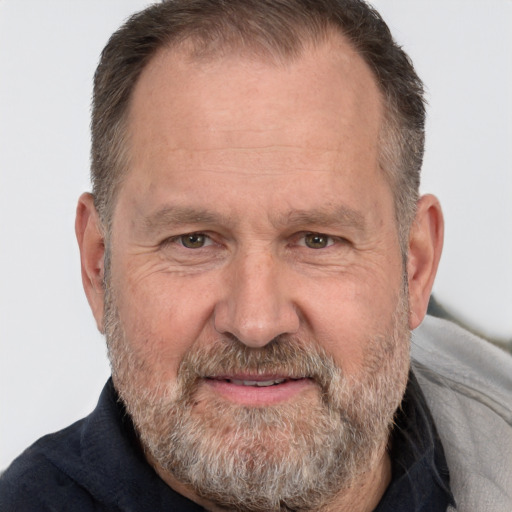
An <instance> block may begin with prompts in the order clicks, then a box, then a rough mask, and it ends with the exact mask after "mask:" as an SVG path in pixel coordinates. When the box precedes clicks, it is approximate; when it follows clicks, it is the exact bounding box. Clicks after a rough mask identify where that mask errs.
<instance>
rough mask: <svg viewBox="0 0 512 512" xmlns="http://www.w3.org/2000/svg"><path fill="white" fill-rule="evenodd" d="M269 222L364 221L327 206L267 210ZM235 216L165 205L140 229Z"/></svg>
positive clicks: (223, 221) (357, 224)
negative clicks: (274, 212) (276, 212)
mask: <svg viewBox="0 0 512 512" xmlns="http://www.w3.org/2000/svg"><path fill="white" fill-rule="evenodd" d="M269 219H270V222H271V224H272V225H273V226H274V227H276V228H289V227H293V226H322V227H334V226H344V227H348V228H352V229H356V230H358V231H364V229H365V226H366V221H365V217H364V215H363V214H362V213H361V212H359V211H357V210H354V209H352V208H349V207H347V206H338V207H337V208H335V209H334V210H332V209H330V208H315V209H308V210H300V209H293V210H290V211H288V212H284V213H281V214H278V215H276V214H272V213H270V214H269ZM235 223H236V217H234V216H231V215H230V216H225V215H222V214H220V213H217V212H212V211H210V210H207V209H201V208H193V207H184V206H166V207H163V208H161V209H159V210H157V211H156V212H154V213H152V214H150V215H148V216H147V217H144V218H143V219H142V224H141V226H142V229H143V230H144V232H145V233H146V234H148V233H149V234H152V233H158V232H160V231H161V230H164V229H166V228H168V227H169V226H173V225H174V226H176V225H178V226H180V225H182V226H186V225H193V224H203V225H210V226H213V225H215V226H219V225H222V226H232V225H233V224H235Z"/></svg>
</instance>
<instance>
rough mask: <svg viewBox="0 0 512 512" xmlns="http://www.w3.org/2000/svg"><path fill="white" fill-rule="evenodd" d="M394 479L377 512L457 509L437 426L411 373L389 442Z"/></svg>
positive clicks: (422, 511)
mask: <svg viewBox="0 0 512 512" xmlns="http://www.w3.org/2000/svg"><path fill="white" fill-rule="evenodd" d="M389 454H390V456H391V467H392V477H391V483H390V485H389V486H388V488H387V490H386V492H385V493H384V496H383V497H382V499H381V501H380V503H379V505H378V507H377V508H376V509H375V511H374V512H438V511H446V509H447V508H448V506H450V505H451V506H452V507H454V508H455V500H454V498H453V494H452V492H451V490H450V477H449V473H448V465H447V463H446V458H445V456H444V450H443V446H442V444H441V440H440V439H439V435H438V433H437V430H436V426H435V424H434V421H433V419H432V416H431V414H430V411H429V409H428V406H427V404H426V402H425V397H424V396H423V392H422V391H421V389H420V386H419V384H418V381H417V380H416V377H415V376H414V374H413V373H412V372H411V373H410V375H409V383H408V385H407V389H406V392H405V395H404V398H403V400H402V404H401V406H400V408H399V409H398V411H397V413H396V415H395V426H394V428H393V431H392V434H391V440H390V448H389Z"/></svg>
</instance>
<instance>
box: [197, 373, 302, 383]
mask: <svg viewBox="0 0 512 512" xmlns="http://www.w3.org/2000/svg"><path fill="white" fill-rule="evenodd" d="M207 378H208V379H213V380H240V381H248V382H267V381H271V380H281V381H284V380H298V379H302V378H304V377H297V376H292V375H284V374H263V375H260V374H254V373H252V374H247V373H243V374H242V373H236V374H222V375H210V376H208V377H207Z"/></svg>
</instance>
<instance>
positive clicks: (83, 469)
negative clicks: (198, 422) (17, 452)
mask: <svg viewBox="0 0 512 512" xmlns="http://www.w3.org/2000/svg"><path fill="white" fill-rule="evenodd" d="M391 456H392V461H393V462H392V467H393V476H392V482H391V484H390V486H389V488H388V490H387V491H386V493H385V495H384V496H383V498H382V500H381V502H380V504H379V505H378V507H377V509H376V511H375V512H401V511H404V512H405V511H407V512H434V511H435V512H437V511H443V512H444V511H445V510H446V508H447V506H448V504H449V503H451V502H452V501H453V497H452V496H451V493H450V490H449V480H448V471H447V467H446V461H445V458H444V454H443V450H442V446H441V443H440V441H439V438H438V437H437V433H436V431H435V426H434V424H433V421H432V418H431V417H430V414H429V412H428V408H427V406H426V404H425V401H424V399H423V395H422V393H421V390H420V389H419V386H418V384H417V383H416V380H415V379H414V377H412V378H411V379H410V382H409V385H408V388H407V392H406V395H405V397H404V401H403V404H402V407H401V409H400V411H399V412H398V413H397V418H396V427H395V428H394V431H393V435H392V440H391ZM0 510H2V512H14V511H22V512H31V511H38V512H39V511H41V512H44V511H67V510H73V512H91V511H93V510H94V511H108V512H120V511H123V512H125V511H134V512H135V511H137V512H145V511H147V512H158V511H160V510H162V511H164V510H165V511H172V512H200V511H203V510H204V509H203V508H202V507H200V506H199V505H197V504H195V503H193V502H192V501H190V500H188V499H186V498H185V497H183V496H181V495H180V494H178V493H176V492H175V491H173V490H172V489H171V488H170V487H168V486H167V485H166V484H165V483H164V482H163V480H161V479H160V478H159V477H158V475H157V474H156V473H155V471H154V470H153V469H152V468H151V466H150V465H149V464H148V463H147V462H146V460H145V458H144V455H143V453H142V451H141V450H140V448H139V444H138V442H137V437H136V433H135V431H134V428H133V425H132V422H131V420H130V418H129V417H128V415H127V414H126V412H125V410H124V408H123V406H122V405H121V404H120V401H119V399H118V396H117V393H116V391H115V389H114V386H113V384H112V381H111V380H109V381H108V383H107V384H106V386H105V388H104V390H103V392H102V394H101V396H100V400H99V402H98V406H97V407H96V409H95V410H94V411H93V412H92V414H90V415H89V416H88V417H86V418H85V419H83V420H81V421H79V422H77V423H75V424H73V425H71V426H70V427H68V428H67V429H64V430H62V431H60V432H57V433H55V434H51V435H49V436H46V437H44V438H42V439H40V440H39V441H38V442H36V443H35V444H34V445H33V446H32V447H30V448H29V449H27V450H26V451H25V452H24V453H23V454H22V455H21V456H20V457H19V458H18V459H17V460H16V461H15V462H14V463H13V464H12V465H11V467H10V468H9V469H8V470H7V471H6V472H5V473H4V474H3V475H2V477H1V479H0Z"/></svg>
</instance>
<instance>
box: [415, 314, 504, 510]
mask: <svg viewBox="0 0 512 512" xmlns="http://www.w3.org/2000/svg"><path fill="white" fill-rule="evenodd" d="M412 364H413V368H414V372H415V374H416V376H417V378H418V381H419V383H420V386H421V388H422V390H423V392H424V394H425V397H426V399H427V403H428V405H429V407H430V410H431V412H432V415H433V417H434V421H435V423H436V426H437V430H438V432H439V436H440V437H441V440H442V443H443V447H444V450H445V454H446V459H447V462H448V466H449V468H450V481H451V487H452V492H453V494H454V496H455V500H456V502H457V511H458V512H512V357H510V356H509V355H508V354H506V353H505V352H503V351H502V350H500V349H499V348H496V347H494V346H493V345H491V344H490V343H488V342H486V341H483V340H481V339H479V338H477V337H475V336H473V335H472V334H470V333H468V332H467V331H465V330H463V329H461V328H460V327H458V326H456V325H454V324H452V323H450V322H447V321H445V320H440V319H437V318H433V317H426V318H425V320H424V321H423V323H422V324H421V326H420V327H418V328H417V329H416V330H415V331H414V332H413V335H412Z"/></svg>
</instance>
